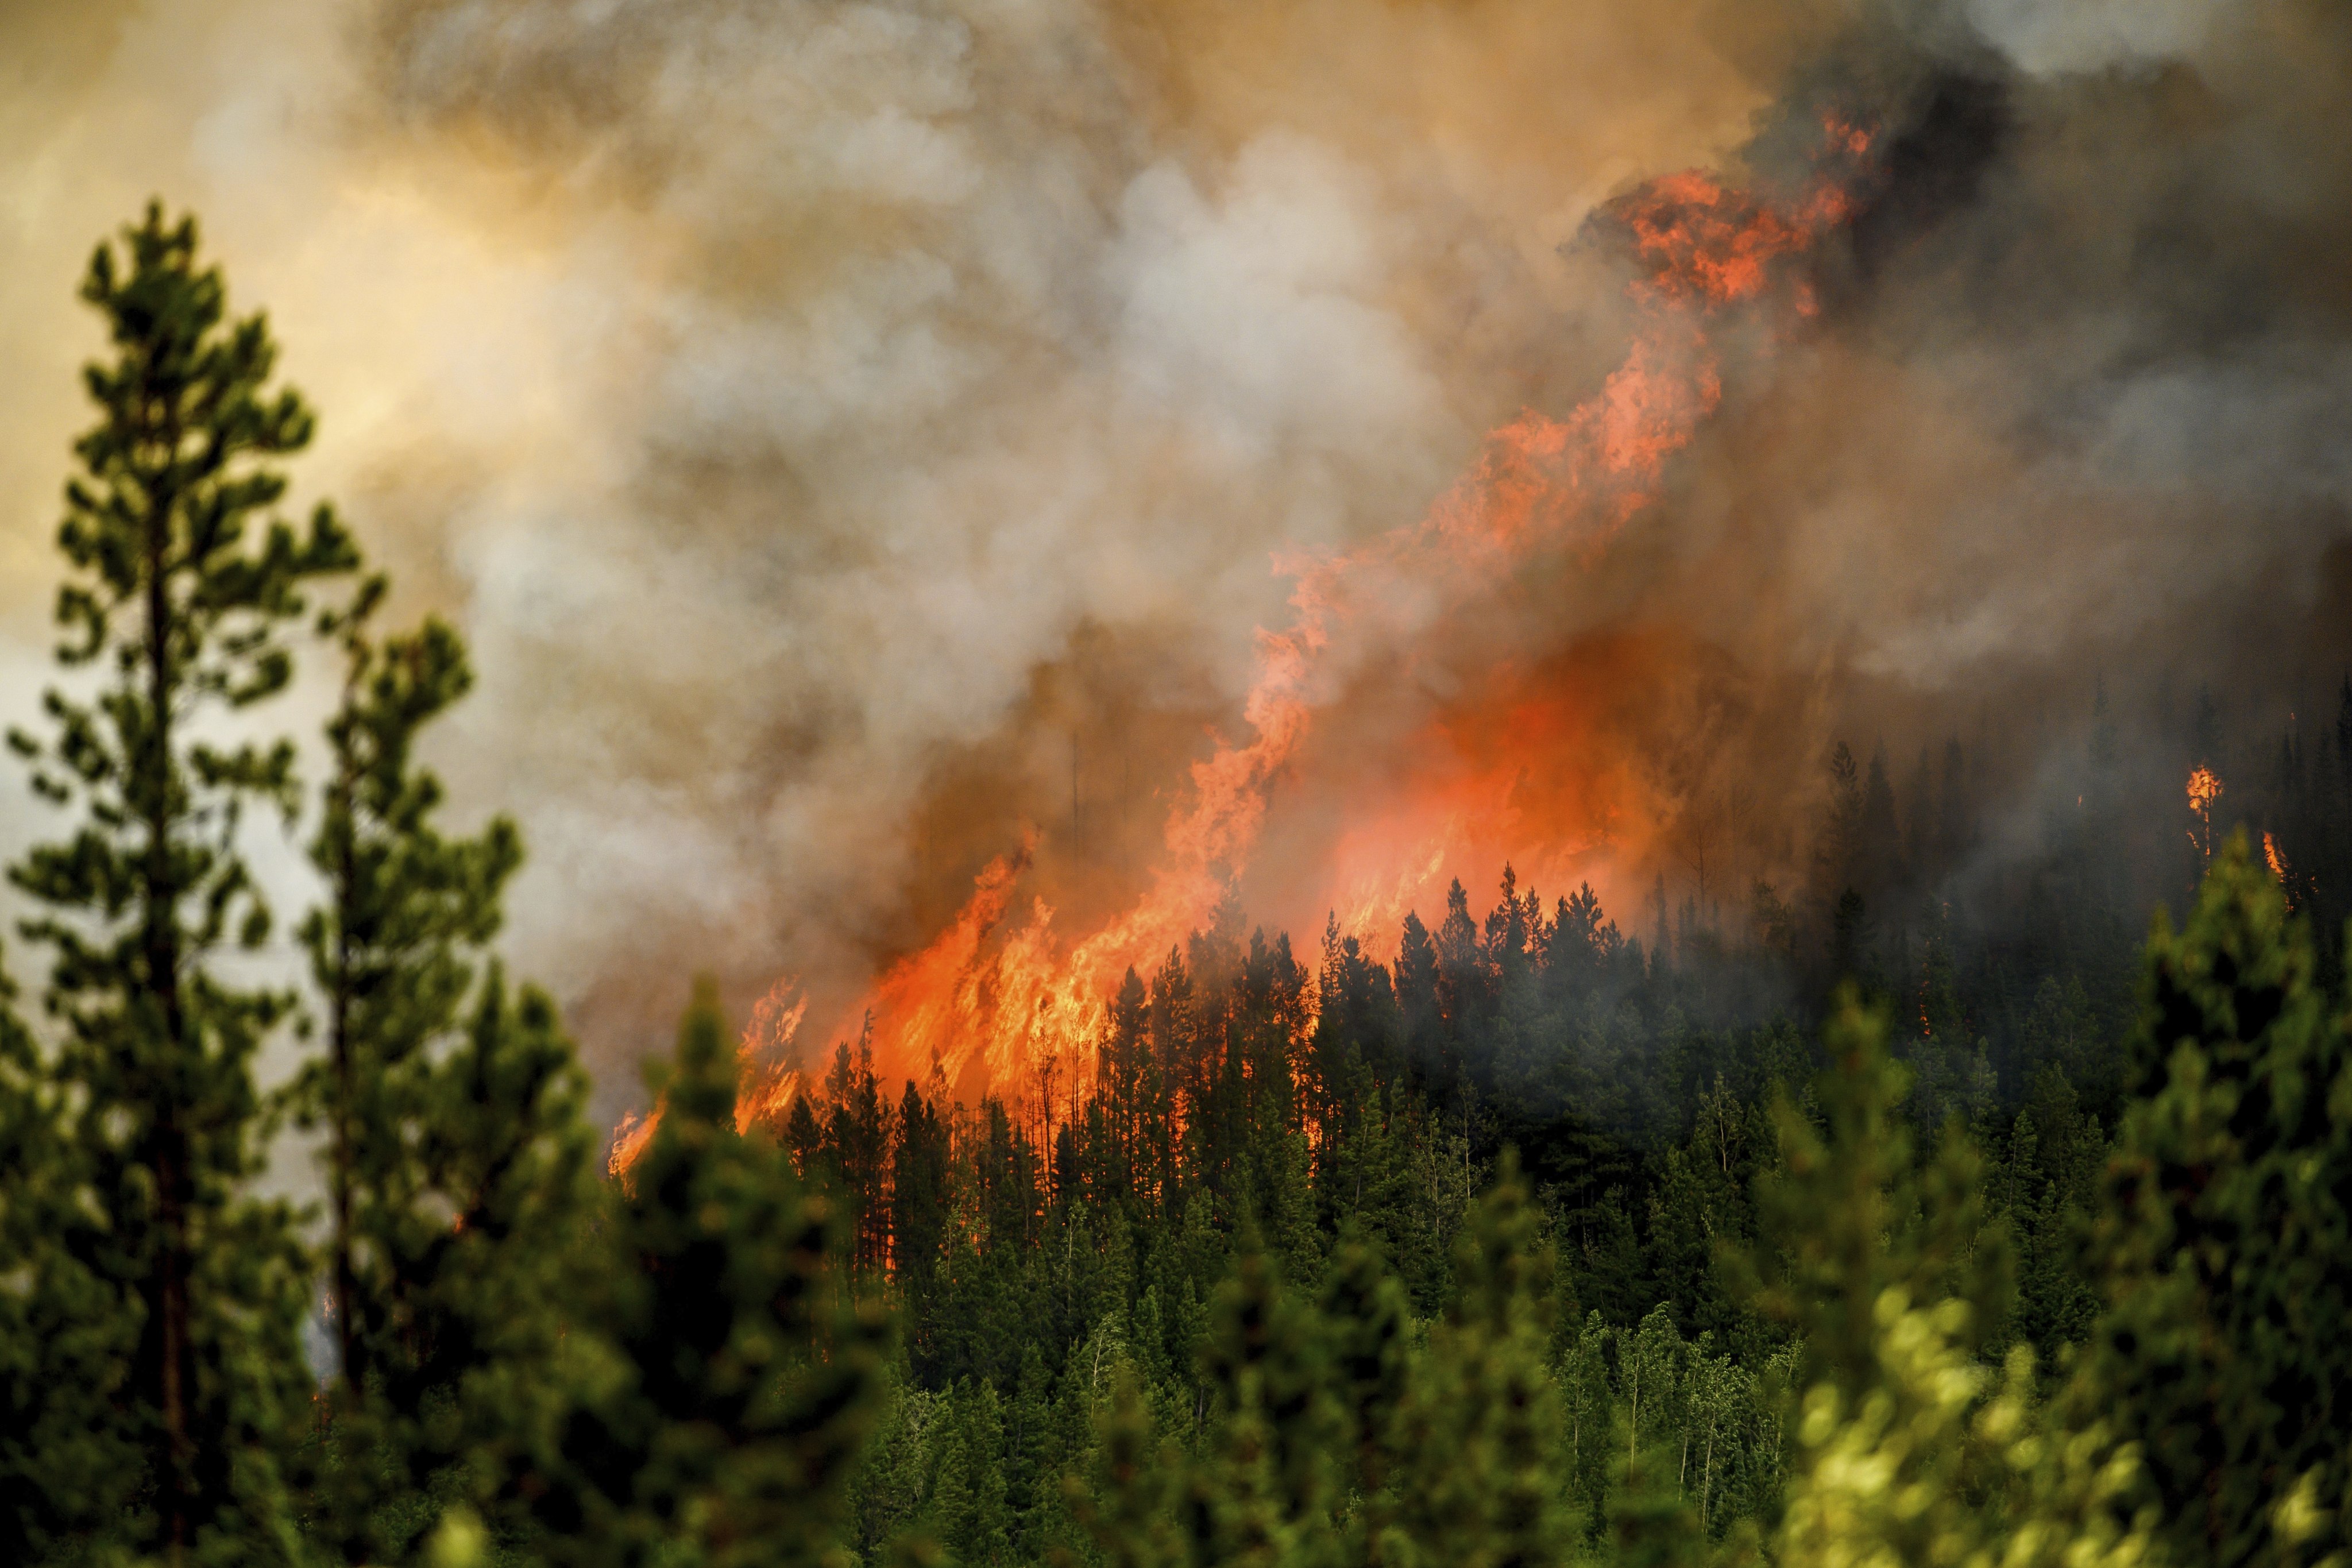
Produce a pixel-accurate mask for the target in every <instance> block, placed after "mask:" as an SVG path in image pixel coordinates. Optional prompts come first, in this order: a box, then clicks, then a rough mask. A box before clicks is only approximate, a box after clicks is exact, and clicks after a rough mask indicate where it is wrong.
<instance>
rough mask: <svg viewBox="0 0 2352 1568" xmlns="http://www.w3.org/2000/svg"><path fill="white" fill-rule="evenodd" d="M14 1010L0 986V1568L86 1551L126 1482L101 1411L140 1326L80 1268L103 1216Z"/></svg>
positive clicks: (100, 1281)
mask: <svg viewBox="0 0 2352 1568" xmlns="http://www.w3.org/2000/svg"><path fill="white" fill-rule="evenodd" d="M15 1004H16V988H15V985H14V984H12V983H11V982H9V981H8V980H7V978H6V976H5V975H0V1562H7V1563H32V1562H41V1561H46V1560H48V1559H50V1558H52V1557H67V1556H70V1555H73V1554H74V1553H75V1552H76V1550H77V1548H78V1547H79V1546H82V1545H87V1544H89V1542H90V1541H91V1538H92V1537H93V1536H94V1535H96V1534H98V1533H99V1531H100V1527H101V1526H102V1525H103V1524H105V1523H107V1522H110V1521H111V1520H112V1518H113V1517H114V1516H116V1515H118V1514H120V1512H121V1509H122V1507H123V1505H124V1502H125V1501H126V1500H127V1497H128V1483H129V1482H131V1481H133V1480H135V1479H136V1478H137V1476H138V1472H139V1462H138V1461H139V1456H138V1451H137V1448H136V1447H135V1446H134V1445H133V1444H131V1442H130V1441H129V1440H128V1437H127V1435H126V1434H125V1432H124V1431H123V1429H122V1427H121V1423H120V1422H118V1421H117V1420H115V1419H114V1418H113V1408H112V1406H113V1402H114V1401H115V1400H116V1399H117V1398H119V1397H120V1396H121V1393H122V1389H121V1383H122V1380H123V1378H124V1377H125V1376H126V1375H127V1373H128V1371H129V1368H130V1364H131V1351H132V1348H133V1345H134V1343H135V1341H136V1338H137V1335H138V1330H139V1324H138V1321H137V1317H136V1315H135V1314H133V1313H130V1312H125V1311H123V1310H121V1306H120V1303H119V1301H118V1300H116V1299H115V1296H114V1294H113V1288H112V1287H111V1286H110V1283H109V1281H108V1280H107V1279H105V1278H104V1277H103V1276H102V1275H101V1274H100V1273H99V1272H98V1271H97V1270H96V1269H95V1268H92V1267H91V1265H90V1263H89V1258H90V1257H91V1256H92V1254H93V1251H94V1248H95V1247H96V1246H97V1245H98V1244H99V1243H100V1242H101V1241H102V1239H103V1221H104V1217H105V1216H104V1215H99V1214H94V1213H92V1212H90V1211H89V1208H88V1207H87V1205H83V1204H81V1203H79V1202H78V1201H77V1194H78V1191H79V1188H80V1187H81V1184H82V1180H83V1173H84V1170H85V1168H86V1162H85V1161H84V1160H83V1159H82V1158H81V1156H80V1153H79V1150H78V1149H77V1148H76V1147H75V1144H74V1142H72V1141H71V1140H70V1139H68V1137H66V1136H65V1135H64V1129H63V1125H62V1118H61V1116H60V1106H59V1089H60V1087H61V1086H59V1085H58V1083H57V1082H56V1081H55V1080H54V1079H53V1078H52V1077H51V1075H50V1074H48V1073H47V1071H46V1070H45V1068H46V1064H45V1063H44V1062H43V1061H42V1060H41V1058H40V1057H39V1055H38V1053H37V1051H36V1049H35V1047H34V1045H33V1040H32V1037H31V1036H30V1034H29V1033H28V1032H27V1031H26V1028H25V1026H24V1023H23V1021H22V1020H21V1019H19V1018H18V1017H17V1016H16V1006H15Z"/></svg>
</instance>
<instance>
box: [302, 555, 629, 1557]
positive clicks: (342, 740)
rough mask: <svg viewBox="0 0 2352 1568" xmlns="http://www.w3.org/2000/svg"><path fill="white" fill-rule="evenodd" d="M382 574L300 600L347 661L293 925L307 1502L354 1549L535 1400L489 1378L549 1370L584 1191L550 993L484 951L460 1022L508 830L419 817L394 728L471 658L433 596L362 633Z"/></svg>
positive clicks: (373, 1551) (580, 1141)
mask: <svg viewBox="0 0 2352 1568" xmlns="http://www.w3.org/2000/svg"><path fill="white" fill-rule="evenodd" d="M386 589H387V584H386V581H385V579H384V578H383V577H382V576H381V575H377V576H371V577H369V578H368V579H367V580H366V581H364V582H363V583H362V584H361V585H360V588H359V591H358V593H357V595H355V596H354V598H353V600H352V603H351V604H350V605H348V606H346V607H344V608H343V609H341V610H340V611H337V612H334V613H331V614H330V615H328V616H322V617H321V623H322V629H324V630H326V631H329V632H331V633H332V634H334V635H335V636H336V637H338V639H339V641H340V642H341V647H342V650H343V653H344V656H345V660H346V664H345V671H344V682H343V690H342V700H341V704H340V706H339V707H338V709H337V710H336V712H335V713H334V715H333V717H332V718H331V720H330V721H329V723H328V726H327V738H328V742H329V751H330V755H331V763H332V771H331V775H330V777H329V779H328V782H327V784H326V786H325V789H324V791H323V795H324V799H323V802H322V805H323V810H322V812H321V818H320V828H319V832H318V835H317V837H316V838H315V839H314V841H313V843H312V845H311V858H312V860H313V863H314V864H315V865H316V866H317V867H318V868H319V871H320V876H321V878H322V879H323V880H324V882H325V885H326V889H327V896H326V900H325V901H324V903H323V904H322V905H321V906H320V908H318V909H317V910H313V911H312V913H311V915H310V918H309V920H308V921H306V922H305V923H304V927H303V938H304V942H305V944H306V945H307V946H308V948H309V950H310V964H311V973H312V977H313V979H314V981H315V982H316V984H317V985H318V989H319V993H320V997H321V998H322V1001H323V1004H324V1010H325V1013H326V1040H325V1052H324V1056H323V1058H322V1059H320V1060H318V1061H315V1062H313V1063H312V1064H311V1065H310V1068H308V1069H306V1071H305V1073H304V1075H303V1078H302V1079H301V1080H300V1081H299V1084H298V1086H297V1093H298V1101H299V1104H300V1106H301V1108H302V1110H303V1111H304V1113H305V1115H306V1117H308V1118H309V1119H310V1120H313V1121H316V1122H318V1123H320V1124H322V1125H323V1126H324V1128H325V1130H326V1132H327V1138H326V1140H325V1147H324V1158H325V1161H326V1163H327V1172H326V1174H327V1188H328V1194H329V1199H330V1222H331V1229H330V1232H329V1237H328V1258H329V1265H330V1266H329V1269H328V1289H329V1292H330V1299H331V1302H332V1314H333V1325H334V1332H335V1342H336V1349H337V1352H338V1376H337V1378H336V1384H335V1390H334V1394H335V1398H334V1405H335V1409H334V1420H333V1424H332V1433H333V1436H334V1439H335V1441H334V1443H333V1445H332V1447H333V1454H332V1458H331V1463H330V1465H329V1467H328V1468H327V1469H326V1470H325V1471H324V1472H323V1473H322V1475H321V1476H320V1488H321V1490H320V1496H319V1499H318V1502H317V1505H316V1506H317V1508H318V1509H319V1510H320V1516H321V1517H320V1529H321V1530H322V1531H323V1532H324V1533H325V1534H326V1535H327V1537H328V1538H329V1539H330V1540H331V1542H332V1543H333V1544H334V1545H335V1546H336V1547H337V1548H338V1549H339V1550H341V1552H344V1553H345V1554H347V1555H348V1556H349V1558H350V1559H351V1560H352V1561H354V1562H366V1561H375V1560H378V1559H379V1558H381V1557H384V1556H392V1557H397V1556H398V1555H401V1554H402V1553H403V1552H404V1551H405V1550H406V1547H407V1545H408V1543H409V1541H410V1539H411V1538H412V1537H413V1535H414V1533H415V1531H418V1530H421V1529H422V1528H424V1527H425V1525H426V1524H428V1523H429V1522H430V1521H431V1520H430V1510H429V1509H424V1508H420V1507H418V1506H416V1503H415V1500H416V1499H417V1498H419V1497H420V1496H422V1494H423V1492H424V1490H425V1488H426V1486H427V1484H428V1483H429V1482H430V1481H431V1480H432V1479H434V1477H435V1476H436V1472H440V1471H444V1470H447V1469H449V1468H451V1467H454V1466H457V1465H459V1464H460V1463H461V1462H462V1461H463V1460H465V1459H467V1458H469V1457H475V1450H477V1449H479V1448H483V1447H485V1446H488V1447H496V1446H498V1439H499V1428H500V1427H502V1426H505V1425H507V1424H508V1422H509V1419H510V1418H512V1417H515V1416H517V1415H520V1414H521V1413H522V1412H523V1411H525V1410H527V1409H529V1408H530V1406H531V1405H532V1404H533V1403H534V1402H533V1401H532V1400H531V1399H530V1398H528V1397H526V1396H525V1395H524V1391H523V1390H520V1389H518V1388H516V1387H514V1386H511V1385H512V1384H515V1383H516V1382H517V1381H518V1379H522V1380H524V1381H526V1382H527V1381H529V1380H530V1377H531V1376H532V1374H536V1377H537V1379H538V1380H540V1381H544V1380H545V1378H546V1377H547V1376H548V1374H549V1373H551V1370H552V1367H551V1353H552V1351H551V1346H552V1340H553V1331H552V1326H551V1322H550V1321H549V1310H550V1303H551V1302H552V1301H555V1300H562V1299H563V1298H564V1292H563V1291H562V1289H560V1286H561V1283H562V1271H563V1268H564V1260H563V1256H562V1255H563V1254H564V1252H565V1251H566V1250H567V1249H568V1248H569V1247H571V1246H572V1242H573V1239H574V1237H576V1234H577V1232H578V1231H579V1230H581V1229H582V1228H583V1226H584V1222H585V1221H586V1219H587V1218H588V1216H589V1212H590V1204H591V1202H592V1201H593V1194H592V1191H591V1189H590V1188H589V1187H588V1186H587V1182H588V1180H589V1176H590V1173H591V1169H592V1166H591V1159H592V1154H593V1149H592V1134H591V1133H590V1132H589V1131H588V1129H587V1127H586V1125H585V1123H584V1122H583V1121H582V1120H581V1118H580V1114H579V1112H580V1110H581V1107H582V1105H583V1102H584V1099H585V1083H584V1079H583V1078H582V1076H581V1074H580V1072H579V1069H578V1068H577V1066H576V1064H575V1063H574V1062H573V1060H572V1050H571V1047H570V1045H569V1043H568V1042H567V1041H565V1040H564V1039H563V1037H562V1032H561V1030H560V1029H559V1028H558V1027H557V1026H556V1023H555V1020H554V1014H553V1009H552V1007H551V1005H550V1004H549V1003H548V1002H547V1001H546V999H545V998H544V997H541V996H539V995H538V994H535V993H529V992H526V993H525V994H524V995H523V997H522V998H521V1000H520V1005H519V1006H518V1005H515V1004H514V1003H511V1002H509V999H508V998H507V996H506V994H505V992H504V987H503V985H502V984H500V983H499V980H498V978H497V977H496V976H495V975H493V976H492V977H491V979H490V981H489V983H488V984H487V985H486V986H484V987H483V988H482V989H481V992H480V995H479V997H478V1005H477V1006H476V1008H475V1009H474V1012H473V1016H472V1017H471V1018H470V1020H469V1021H468V1026H464V1027H462V1028H461V1017H460V1015H461V1012H462V1011H463V1009H464V1007H465V1003H466V998H467V991H468V989H469V988H470V987H471V986H472V984H473V981H474V967H473V963H472V961H471V958H470V954H471V953H472V952H475V951H476V950H478V949H479V948H480V947H481V946H482V944H484V943H486V942H488V941H489V939H490V938H491V936H492V935H493V934H494V933H495V932H496V931H497V929H498V925H499V894H500V891H501V889H502V888H503V887H504V884H505V882H506V880H507V879H508V877H509V875H510V874H511V873H512V872H513V870H514V868H516V866H517V865H518V864H520V859H521V849H520V841H519V839H518V837H517V835H516V833H515V830H514V827H513V825H512V824H511V823H509V822H508V821H507V820H506V819H504V818H503V817H501V818H497V819H494V820H493V821H492V822H491V823H490V824H489V825H488V827H486V828H485V829H484V831H483V832H482V833H481V834H480V835H478V836H477V837H460V838H449V837H444V836H443V835H442V833H441V832H440V831H439V829H438V827H437V826H436V822H435V817H436V812H437V809H438V807H439V805H440V802H441V798H442V790H441V784H440V781H439V780H438V779H436V777H435V776H434V775H433V774H432V773H430V772H428V771H426V770H424V769H422V768H419V767H417V766H416V765H415V743H416V739H417V736H418V733H419V732H420V731H421V730H422V729H423V727H424V726H425V724H426V723H428V722H429V721H431V720H433V719H434V718H436V716H438V715H439V714H440V713H442V712H444V711H445V710H446V709H447V708H448V707H449V705H450V704H451V703H453V702H455V701H456V700H457V699H458V698H459V697H461V696H462V695H463V694H464V692H465V691H466V689H467V686H468V685H469V684H470V682H471V679H472V677H471V673H470V671H469V670H468V668H467V663H466V657H465V649H464V647H463V645H462V644H461V643H460V642H459V641H458V639H457V634H456V633H455V632H453V631H451V630H450V629H449V628H448V627H447V626H446V625H444V624H442V623H441V622H439V621H438V620H427V621H426V622H425V624H424V626H422V627H421V628H419V629H418V630H417V631H416V632H415V633H412V634H407V635H402V636H394V637H381V638H380V637H377V636H376V635H375V634H374V633H373V628H372V621H373V617H374V616H375V614H376V612H377V611H378V609H379V608H380V607H381V605H382V603H383V596H384V594H385V592H386ZM550 1288H552V1289H553V1294H552V1295H551V1296H548V1297H546V1298H544V1299H541V1300H531V1299H530V1294H531V1291H532V1290H533V1289H550ZM513 1441H514V1440H513V1438H512V1437H511V1436H509V1439H508V1444H507V1446H509V1447H512V1446H513ZM477 1472H478V1473H477V1474H475V1475H474V1476H473V1477H472V1478H471V1479H472V1480H473V1482H474V1483H475V1484H476V1485H477V1486H479V1485H482V1484H486V1483H487V1482H488V1479H489V1475H488V1472H487V1471H485V1470H481V1469H480V1468H479V1467H477Z"/></svg>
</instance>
